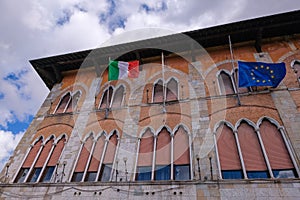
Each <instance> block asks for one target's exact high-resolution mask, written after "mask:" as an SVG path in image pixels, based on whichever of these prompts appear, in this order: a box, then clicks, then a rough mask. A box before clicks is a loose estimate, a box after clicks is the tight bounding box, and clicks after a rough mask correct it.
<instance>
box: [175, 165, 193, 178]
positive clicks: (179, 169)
mask: <svg viewBox="0 0 300 200" xmlns="http://www.w3.org/2000/svg"><path fill="white" fill-rule="evenodd" d="M174 178H175V180H189V179H190V165H174Z"/></svg>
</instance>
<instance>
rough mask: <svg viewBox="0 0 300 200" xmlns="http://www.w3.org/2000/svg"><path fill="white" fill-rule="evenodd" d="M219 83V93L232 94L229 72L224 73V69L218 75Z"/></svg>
mask: <svg viewBox="0 0 300 200" xmlns="http://www.w3.org/2000/svg"><path fill="white" fill-rule="evenodd" d="M219 84H220V89H221V94H234V90H233V85H232V82H231V77H230V75H229V74H227V73H225V72H224V71H222V72H221V73H220V75H219Z"/></svg>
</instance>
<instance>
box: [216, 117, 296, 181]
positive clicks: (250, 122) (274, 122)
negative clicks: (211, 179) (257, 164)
mask: <svg viewBox="0 0 300 200" xmlns="http://www.w3.org/2000/svg"><path fill="white" fill-rule="evenodd" d="M263 120H268V121H269V122H270V123H272V124H273V125H275V126H276V127H277V129H278V130H279V132H280V134H281V136H282V139H283V142H284V144H285V146H286V148H287V151H288V153H289V156H290V158H291V162H292V163H293V166H294V169H295V172H296V176H297V177H299V176H300V170H299V167H298V165H297V162H296V159H295V154H294V152H293V149H292V147H291V144H290V142H289V140H288V138H287V136H286V132H285V129H284V127H283V126H281V125H280V124H279V123H278V122H277V121H276V120H275V119H273V118H271V117H267V116H263V117H261V118H260V119H259V120H258V121H257V124H254V123H253V122H252V121H251V120H249V119H247V118H241V119H239V120H238V121H237V122H236V124H235V126H233V125H232V124H231V123H230V122H228V121H226V120H221V121H219V122H218V123H216V124H215V126H214V129H213V139H214V146H215V148H214V150H215V154H216V160H217V167H218V173H219V174H218V175H219V178H220V179H223V177H222V169H221V163H220V158H219V153H218V152H219V151H218V146H217V139H216V135H217V130H218V128H219V127H220V126H222V125H225V124H226V125H227V126H228V127H229V128H230V129H232V131H233V133H234V137H235V142H236V145H237V148H238V149H237V150H238V154H239V159H240V162H241V167H242V172H243V176H244V178H243V179H248V177H247V171H246V167H245V163H244V160H243V156H242V150H241V147H240V144H239V139H238V131H237V130H238V127H239V126H240V124H241V123H242V122H246V123H248V125H250V126H252V127H253V128H254V130H255V133H256V135H257V137H258V141H259V144H260V147H261V150H262V154H263V157H264V159H265V162H266V165H267V170H268V172H269V175H270V178H271V179H275V178H274V175H273V171H272V168H271V165H270V162H269V159H268V155H267V152H266V150H265V148H264V144H263V141H262V138H261V135H260V125H261V123H262V122H263ZM224 180H225V179H224Z"/></svg>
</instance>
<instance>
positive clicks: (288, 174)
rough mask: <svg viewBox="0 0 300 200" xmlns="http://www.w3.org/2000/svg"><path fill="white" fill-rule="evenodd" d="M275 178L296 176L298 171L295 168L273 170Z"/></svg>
mask: <svg viewBox="0 0 300 200" xmlns="http://www.w3.org/2000/svg"><path fill="white" fill-rule="evenodd" d="M273 175H274V177H275V178H296V173H295V171H294V170H293V169H287V170H273Z"/></svg>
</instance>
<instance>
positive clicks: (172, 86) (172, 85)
mask: <svg viewBox="0 0 300 200" xmlns="http://www.w3.org/2000/svg"><path fill="white" fill-rule="evenodd" d="M166 89H167V94H166V100H167V101H174V100H178V83H177V81H176V80H175V79H174V78H171V79H170V81H169V82H168V84H167V88H166Z"/></svg>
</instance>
